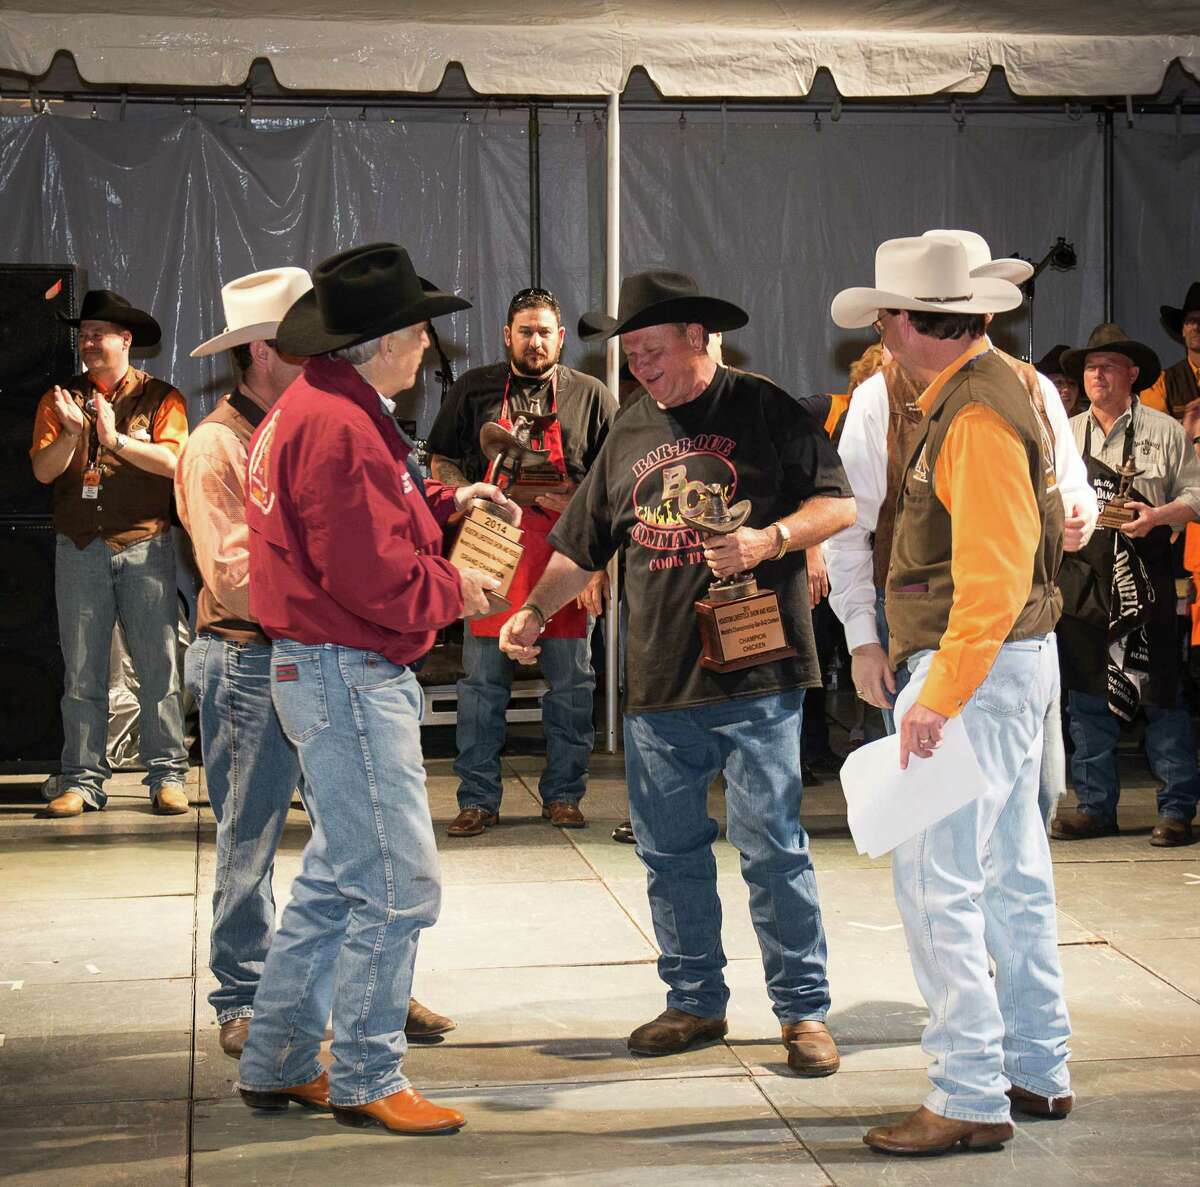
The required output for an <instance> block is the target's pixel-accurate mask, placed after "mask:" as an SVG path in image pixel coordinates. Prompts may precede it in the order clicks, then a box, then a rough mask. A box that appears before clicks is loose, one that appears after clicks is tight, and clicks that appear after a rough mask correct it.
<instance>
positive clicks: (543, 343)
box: [429, 288, 616, 837]
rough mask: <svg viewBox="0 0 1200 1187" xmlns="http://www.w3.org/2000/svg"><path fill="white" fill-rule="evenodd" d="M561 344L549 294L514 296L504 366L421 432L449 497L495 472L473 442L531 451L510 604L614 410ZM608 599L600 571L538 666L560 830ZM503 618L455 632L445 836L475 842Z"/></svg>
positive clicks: (491, 742) (503, 669) (493, 730)
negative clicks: (453, 746)
mask: <svg viewBox="0 0 1200 1187" xmlns="http://www.w3.org/2000/svg"><path fill="white" fill-rule="evenodd" d="M565 337H566V330H565V328H564V327H563V325H562V317H561V311H560V309H559V305H558V301H557V300H556V299H555V297H554V295H553V294H552V293H550V292H548V291H547V290H546V289H540V288H530V289H522V290H521V291H520V292H519V293H517V294H516V295H515V296H514V297H513V298H512V300H511V301H510V302H509V305H508V318H507V321H506V322H505V325H504V345H505V349H506V350H507V353H508V359H507V361H505V362H503V363H494V364H491V365H489V366H486V367H476V368H474V369H473V370H471V371H467V372H466V373H465V374H464V375H462V376H461V377H460V378H459V379H458V381H457V382H456V383H455V384H454V386H453V387H451V389H450V391H449V392H447V394H446V401H445V403H444V404H443V405H442V408H441V411H440V412H439V413H438V417H437V419H436V420H435V421H434V424H433V428H432V430H431V431H430V433H429V451H430V454H431V455H432V456H431V458H430V472H431V473H432V474H433V477H434V478H435V479H437V480H438V481H440V482H444V483H446V484H448V485H450V486H455V487H460V486H464V485H466V484H467V483H469V482H478V481H480V480H481V479H483V478H487V477H489V475H490V474H491V472H492V469H493V468H494V467H492V466H489V456H488V455H492V457H493V458H494V457H495V449H494V448H493V447H490V446H488V444H487V442H483V443H481V434H482V435H483V436H484V437H487V436H488V434H491V436H492V437H494V438H496V439H500V438H501V436H502V435H501V434H500V433H498V432H497V431H496V426H499V428H500V429H503V430H505V431H506V432H508V433H512V432H513V430H514V427H515V428H516V430H517V433H518V435H519V436H520V437H522V438H523V439H524V441H525V442H526V443H527V444H528V446H529V448H528V449H522V450H520V453H521V455H522V457H521V458H520V459H518V463H519V469H518V470H517V479H516V483H515V485H514V486H513V488H512V490H511V491H510V493H511V494H512V495H513V497H515V498H516V500H517V501H518V502H519V503H521V504H522V505H523V506H524V508H525V514H524V517H523V519H522V522H521V528H520V534H519V545H520V548H521V550H522V553H521V557H520V561H519V563H518V565H517V569H516V572H515V573H514V574H513V575H512V580H511V584H510V585H509V587H508V589H507V590H506V591H504V592H505V597H506V599H507V601H508V603H509V605H510V606H520V605H521V604H522V602H524V600H525V595H526V594H527V593H528V592H529V591H530V590H531V589H532V588H533V587H534V585H536V584H537V581H538V578H540V577H541V575H542V572H543V571H544V570H545V568H546V562H547V561H548V560H549V559H550V555H551V553H552V551H553V549H552V548H551V546H550V543H549V533H550V529H551V528H552V527H553V526H554V524H555V523H556V522H557V521H558V517H559V515H561V514H562V512H563V511H564V510H565V509H566V506H567V503H568V502H569V500H570V498H571V493H572V491H573V490H574V489H575V487H577V486H578V485H579V483H580V482H581V481H582V480H583V477H584V475H585V474H586V473H587V472H588V470H589V469H591V466H592V463H593V462H594V461H595V459H596V455H597V454H598V453H599V452H600V447H601V445H603V444H604V439H605V437H606V436H607V435H608V426H609V421H610V420H611V418H612V415H613V413H614V411H615V410H616V403H615V401H614V400H613V398H612V396H611V395H610V394H609V391H608V389H607V388H606V387H605V386H604V384H602V383H601V382H600V381H599V380H598V379H594V378H593V377H592V376H590V375H584V374H583V373H582V372H580V371H573V370H572V369H571V368H570V367H564V366H563V365H562V364H561V363H560V362H559V358H560V357H561V354H562V346H563V339H564V338H565ZM485 427H486V431H485ZM485 448H486V449H487V454H485V452H484V449H485ZM513 448H515V446H514V447H513ZM509 452H512V449H510V450H509ZM510 534H511V535H514V536H515V533H510ZM479 539H480V541H481V542H483V541H486V539H487V536H486V534H485V533H482V532H480V533H479ZM514 542H515V541H514ZM496 547H497V548H498V549H501V550H502V549H503V548H504V544H503V542H501V541H497V542H496ZM510 547H511V545H510ZM606 592H607V584H606V581H605V575H604V573H603V572H600V573H597V574H596V575H595V576H594V577H593V579H592V580H591V581H590V582H589V584H588V586H587V587H586V588H585V589H584V590H583V591H582V592H581V593H580V596H579V597H578V598H576V599H573V600H572V602H571V603H570V604H568V605H567V606H564V607H563V608H562V609H561V610H560V611H559V612H558V613H557V614H555V615H554V616H553V617H552V618H551V619H550V621H549V622H548V623H547V624H546V631H545V635H544V643H543V645H542V653H541V659H540V665H541V670H542V675H543V676H544V677H545V678H546V683H547V684H548V685H549V686H550V687H549V691H548V692H547V693H546V694H545V696H544V697H543V698H542V725H543V728H544V730H545V734H546V766H545V769H544V770H543V772H542V777H541V781H540V785H539V790H540V792H541V797H542V815H543V816H544V817H545V818H546V819H547V820H549V821H550V823H551V824H552V825H554V826H555V827H557V828H583V827H584V825H585V824H586V821H585V820H584V816H583V813H582V812H581V811H580V808H579V801H580V799H581V798H582V796H583V794H584V791H585V789H586V786H587V770H588V757H589V755H590V754H591V751H592V742H593V740H594V730H593V727H592V692H593V690H594V688H595V684H596V679H595V676H594V675H593V673H592V666H591V658H590V656H589V654H588V639H587V636H588V615H589V614H592V615H596V616H599V615H600V614H601V613H602V612H603V609H604V597H605V595H606ZM509 613H510V611H508V610H507V609H505V610H503V611H501V612H500V613H495V614H489V615H487V616H486V617H483V618H476V619H472V620H471V621H470V622H469V623H467V624H465V626H464V628H463V669H464V672H465V678H464V679H463V680H460V681H459V683H458V727H457V730H458V756H457V758H456V759H455V761H454V772H455V774H456V775H457V776H458V778H459V788H458V806H459V809H460V811H459V813H458V816H457V817H456V818H455V819H454V821H453V822H452V823H451V824H450V826H449V828H448V829H447V830H446V831H447V833H448V834H449V835H450V836H452V837H475V836H479V835H480V834H481V833H482V832H483V831H484V830H485V829H487V828H490V827H491V826H492V825H494V824H495V823H496V822H497V821H498V820H499V819H500V800H501V796H502V794H503V786H502V783H501V776H500V750H501V747H503V745H504V733H505V710H506V709H507V707H508V700H509V693H510V690H511V688H512V681H513V662H512V660H510V659H509V658H508V657H507V656H506V655H504V653H503V652H501V650H500V648H499V646H498V644H497V640H498V637H499V635H500V629H501V627H502V626H503V625H504V623H505V622H506V621H507V620H508V617H509Z"/></svg>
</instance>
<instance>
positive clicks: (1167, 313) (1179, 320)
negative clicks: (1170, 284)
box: [1158, 280, 1200, 342]
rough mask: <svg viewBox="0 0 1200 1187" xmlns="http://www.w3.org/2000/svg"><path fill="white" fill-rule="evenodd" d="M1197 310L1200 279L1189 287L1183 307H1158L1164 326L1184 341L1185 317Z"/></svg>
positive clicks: (1176, 338) (1199, 301) (1199, 306)
mask: <svg viewBox="0 0 1200 1187" xmlns="http://www.w3.org/2000/svg"><path fill="white" fill-rule="evenodd" d="M1197 310H1200V280H1194V281H1193V282H1192V284H1191V285H1190V287H1189V288H1188V291H1187V296H1186V297H1184V299H1183V308H1182V309H1176V308H1175V307H1174V306H1173V305H1160V306H1159V307H1158V311H1159V314H1160V315H1161V316H1162V324H1163V327H1164V328H1165V329H1166V331H1167V333H1168V334H1170V335H1171V337H1172V338H1174V339H1175V341H1176V342H1182V341H1183V319H1184V318H1185V317H1187V315H1188V314H1189V313H1195V312H1196V311H1197Z"/></svg>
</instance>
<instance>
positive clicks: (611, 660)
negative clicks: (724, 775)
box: [604, 91, 621, 754]
mask: <svg viewBox="0 0 1200 1187" xmlns="http://www.w3.org/2000/svg"><path fill="white" fill-rule="evenodd" d="M620 103H621V96H620V95H619V94H618V93H617V92H616V91H613V92H612V93H611V94H610V95H609V96H608V161H607V173H606V179H605V180H606V183H607V184H606V189H607V198H608V201H607V207H606V209H607V218H606V226H605V259H604V274H605V302H604V303H605V308H606V309H607V310H608V312H609V314H610V315H613V316H615V315H616V312H617V300H618V297H619V295H620V290H621V107H620ZM606 361H607V367H606V370H605V378H606V379H607V381H608V390H609V391H611V392H612V394H613V399H616V398H617V392H618V387H619V384H620V366H621V359H620V344H619V343H618V341H617V339H616V338H610V339H609V340H608V353H607V360H606ZM608 580H609V590H610V596H609V601H608V611H607V621H606V622H605V629H604V653H605V654H604V660H605V662H604V708H605V721H606V730H605V748H606V749H607V751H608V753H609V754H616V752H617V726H618V718H619V717H620V695H621V694H620V687H619V686H620V670H621V663H620V656H621V651H620V640H619V638H618V636H619V633H620V626H619V620H620V612H619V609H618V605H619V603H620V600H621V585H620V578H619V576H618V570H617V558H616V557H615V556H614V557H613V559H612V560H611V561H610V562H609V566H608Z"/></svg>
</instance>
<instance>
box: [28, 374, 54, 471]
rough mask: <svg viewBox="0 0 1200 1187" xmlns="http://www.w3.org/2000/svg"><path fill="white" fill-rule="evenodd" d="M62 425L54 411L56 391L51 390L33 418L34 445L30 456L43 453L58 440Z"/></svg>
mask: <svg viewBox="0 0 1200 1187" xmlns="http://www.w3.org/2000/svg"><path fill="white" fill-rule="evenodd" d="M61 432H62V425H60V424H59V423H58V416H57V414H56V413H55V411H54V389H53V388H51V389H50V391H48V392H47V393H46V394H45V395H44V396H43V397H42V398H41V399H40V400H39V401H38V406H37V412H35V413H34V416H33V444H32V445H31V446H30V447H29V456H30V457H33V456H34V455H35V454H38V453H41V451H42V450H43V449H45V448H46V446H47V445H52V444H53V443H54V442H55V441H56V440H58V435H59V433H61Z"/></svg>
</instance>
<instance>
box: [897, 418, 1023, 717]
mask: <svg viewBox="0 0 1200 1187" xmlns="http://www.w3.org/2000/svg"><path fill="white" fill-rule="evenodd" d="M933 489H934V494H935V495H936V496H937V498H938V499H939V501H940V502H941V504H942V506H944V507H945V508H946V510H947V512H949V514H950V525H951V526H950V531H951V559H950V573H951V577H952V578H953V581H954V600H953V602H952V603H951V607H950V618H949V621H948V622H947V624H946V630H945V633H944V634H943V635H942V638H941V642H940V643H939V644H938V649H937V652H936V653H935V655H934V657H933V660H932V662H931V664H930V667H929V675H928V677H927V678H926V681H925V685H924V687H923V688H922V689H921V693H920V696H919V697H918V700H919V701H920V703H921V704H922V705H925V706H926V707H927V708H929V709H932V710H934V712H936V713H941V714H942V715H943V716H945V717H954V716H956V715H957V714H958V713H959V712H961V711H962V708H963V706H964V705H965V704H966V703H967V701H968V700H969V699H970V698H971V696H972V694H973V693H974V692H975V690H976V689H977V688H978V687H979V685H980V684H981V683H982V682H983V679H984V677H985V676H986V675H987V674H988V671H989V670H990V668H991V666H992V664H993V663H994V662H995V659H996V654H997V652H998V651H999V650H1000V647H1001V644H1003V642H1004V640H1005V639H1006V638H1008V633H1009V631H1011V630H1012V627H1013V623H1014V622H1016V620H1017V615H1019V614H1020V613H1021V609H1022V607H1023V606H1024V605H1025V602H1026V600H1027V599H1028V597H1029V591H1030V589H1031V588H1032V585H1033V558H1034V554H1035V553H1036V551H1037V547H1038V542H1039V540H1040V539H1041V532H1042V522H1041V515H1040V513H1039V511H1038V505H1037V499H1036V498H1035V496H1034V492H1033V488H1032V486H1031V485H1030V482H1029V460H1028V458H1027V456H1026V454H1025V448H1024V446H1023V445H1022V444H1021V439H1020V438H1019V437H1018V436H1017V434H1016V433H1015V432H1014V430H1013V429H1012V427H1011V426H1010V425H1009V424H1008V422H1007V421H1005V420H1004V418H1003V417H1001V416H1000V415H999V414H998V413H996V412H994V411H993V410H992V409H991V408H988V407H987V406H986V405H984V404H970V405H968V406H967V407H966V408H964V409H963V410H962V411H961V412H960V413H959V414H958V415H957V416H956V417H955V418H954V422H953V423H952V424H951V426H950V429H949V431H948V432H947V434H946V437H945V440H944V441H943V443H942V448H941V452H940V453H939V454H938V459H937V464H936V466H935V467H934V488H933Z"/></svg>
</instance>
